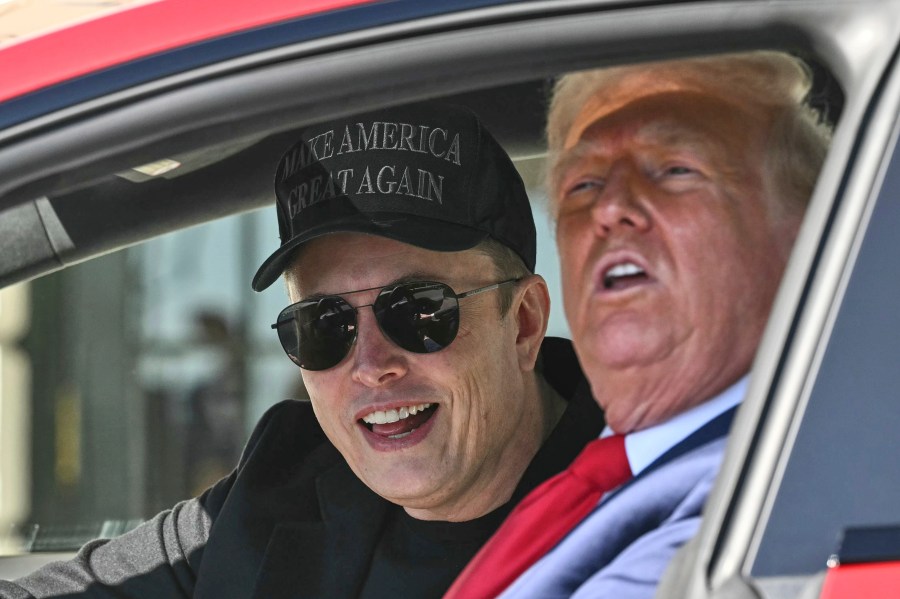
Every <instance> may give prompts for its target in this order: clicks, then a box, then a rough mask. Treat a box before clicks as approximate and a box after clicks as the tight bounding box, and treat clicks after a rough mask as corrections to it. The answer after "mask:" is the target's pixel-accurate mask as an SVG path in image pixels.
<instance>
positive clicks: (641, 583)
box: [502, 409, 735, 599]
mask: <svg viewBox="0 0 900 599" xmlns="http://www.w3.org/2000/svg"><path fill="white" fill-rule="evenodd" d="M734 411H735V409H731V410H728V411H727V412H725V413H723V414H722V415H720V416H719V417H717V418H715V419H713V420H712V421H710V422H709V423H707V424H706V425H705V426H704V427H702V428H700V429H699V430H697V431H695V432H694V433H693V434H692V435H691V436H689V437H688V438H687V439H685V440H684V441H682V442H681V443H679V444H678V445H676V446H675V447H673V448H672V449H670V450H669V451H668V452H667V453H666V454H664V455H663V456H662V457H660V458H659V459H658V460H657V461H656V462H654V463H653V464H651V465H650V466H649V467H648V468H647V469H646V470H644V471H643V472H641V474H640V475H638V476H637V477H635V478H634V479H633V480H631V481H630V482H629V483H627V484H626V485H624V486H623V487H621V488H620V489H619V490H617V491H615V492H614V493H610V494H608V495H607V496H605V497H604V499H603V501H601V503H600V504H599V506H598V507H597V508H596V509H595V510H594V511H593V512H592V513H591V514H590V515H589V516H588V517H587V518H585V519H584V520H583V521H582V522H581V523H580V524H579V525H578V526H577V527H576V528H575V529H574V530H573V531H572V532H571V533H569V535H568V536H567V537H566V538H565V539H563V540H562V541H561V542H560V543H559V545H557V546H556V547H555V548H554V549H553V550H552V551H551V552H550V553H548V554H547V555H546V556H544V558H542V559H541V560H540V561H538V562H537V563H536V564H535V565H534V566H532V567H531V568H530V569H529V570H527V571H526V572H525V573H523V574H522V575H521V576H520V577H519V578H518V579H517V580H516V581H515V582H514V583H513V584H512V586H510V587H509V588H508V589H507V590H506V592H505V593H504V594H503V595H502V597H503V598H504V599H511V598H521V597H541V598H547V599H549V598H553V597H575V598H578V599H585V598H588V597H604V598H614V599H636V598H651V597H653V594H654V593H655V591H656V586H657V584H658V583H659V580H660V578H661V577H662V575H663V572H664V571H665V569H666V566H667V565H668V563H669V561H670V560H671V559H672V557H673V556H674V554H675V551H676V550H677V549H678V548H679V547H681V546H682V545H683V544H684V543H685V542H687V541H688V540H689V539H690V538H691V537H692V536H693V535H694V534H695V533H696V532H697V529H698V527H699V525H700V516H701V512H702V509H703V505H704V503H705V501H706V497H707V496H708V495H709V491H710V489H711V487H712V484H713V481H714V480H715V477H716V473H717V472H718V470H719V465H720V463H721V460H722V453H723V451H724V448H725V441H726V439H725V436H726V435H727V433H728V429H729V427H730V424H731V420H732V418H733V416H734Z"/></svg>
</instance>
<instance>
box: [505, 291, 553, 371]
mask: <svg viewBox="0 0 900 599" xmlns="http://www.w3.org/2000/svg"><path fill="white" fill-rule="evenodd" d="M516 287H517V289H516V293H515V295H514V296H513V303H512V306H511V307H510V310H511V311H512V312H513V317H514V323H515V325H516V326H517V327H518V329H517V335H516V352H517V353H518V356H519V366H520V367H521V368H522V370H523V371H526V372H527V371H531V370H533V369H534V364H535V362H536V361H537V356H538V352H539V351H540V349H541V342H542V341H543V340H544V335H545V334H546V333H547V321H548V319H549V318H550V292H549V291H548V290H547V282H546V281H544V277H542V276H540V275H529V276H527V277H525V278H524V279H522V280H521V281H519V284H518V285H517V286H516Z"/></svg>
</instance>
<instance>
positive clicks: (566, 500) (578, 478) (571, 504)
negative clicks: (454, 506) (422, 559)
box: [444, 435, 631, 599]
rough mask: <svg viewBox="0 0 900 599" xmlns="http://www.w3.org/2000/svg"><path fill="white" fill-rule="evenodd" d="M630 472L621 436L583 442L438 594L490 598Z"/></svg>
mask: <svg viewBox="0 0 900 599" xmlns="http://www.w3.org/2000/svg"><path fill="white" fill-rule="evenodd" d="M630 477H631V467H630V466H629V465H628V457H627V455H626V454H625V437H624V436H622V435H612V436H611V437H606V438H603V439H597V440H595V441H591V442H590V443H588V444H587V445H586V446H585V448H584V449H583V450H581V453H580V454H578V457H576V458H575V461H573V462H572V464H571V465H570V466H569V467H568V468H567V469H566V470H564V471H563V472H560V473H559V474H557V475H556V476H554V477H553V478H551V479H549V480H547V481H545V482H544V483H543V484H541V485H540V486H538V487H537V488H536V489H534V490H533V491H532V492H531V493H529V494H528V495H527V496H526V497H525V499H523V500H522V502H521V503H519V505H517V506H516V508H515V509H514V510H513V511H512V513H511V514H510V515H509V516H508V517H507V518H506V520H505V521H504V522H503V524H502V525H501V526H500V528H499V529H498V530H497V532H496V533H494V536H492V537H491V538H490V540H488V542H487V544H486V545H485V546H484V547H482V548H481V551H479V552H478V553H477V554H476V555H475V557H474V558H473V559H472V561H471V562H469V565H468V566H466V568H465V570H463V571H462V573H461V574H460V575H459V576H458V577H457V579H456V581H455V582H454V583H453V586H451V587H450V590H449V591H447V594H446V595H444V599H492V598H493V597H496V596H497V595H499V594H500V593H501V592H503V590H504V589H505V588H506V587H508V586H509V585H510V584H512V583H513V581H514V580H515V579H516V578H518V577H519V575H520V574H521V573H522V572H524V571H525V570H527V569H528V568H529V567H530V566H531V565H532V564H534V563H535V562H536V561H538V560H539V559H540V558H541V557H543V556H544V554H546V553H547V552H548V551H550V550H551V549H552V548H553V547H554V546H555V545H556V544H557V543H558V542H559V541H560V540H561V539H562V538H563V537H564V536H566V534H567V533H568V532H569V531H570V530H572V529H573V528H574V527H575V525H576V524H578V523H579V522H581V520H582V519H583V518H584V517H585V516H587V515H588V514H589V513H590V511H591V510H592V509H593V508H594V507H596V505H597V502H598V501H600V498H601V497H602V496H603V494H604V493H606V492H607V491H610V490H612V489H614V488H616V487H618V486H619V485H621V484H622V483H624V482H625V481H627V480H628V479H629V478H630Z"/></svg>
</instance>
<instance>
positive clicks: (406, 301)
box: [374, 283, 459, 354]
mask: <svg viewBox="0 0 900 599" xmlns="http://www.w3.org/2000/svg"><path fill="white" fill-rule="evenodd" d="M374 308H375V318H376V319H377V320H378V324H379V325H380V326H381V330H382V331H384V333H385V334H386V335H387V336H388V337H390V338H391V340H392V341H393V342H394V343H396V344H397V345H399V346H400V347H402V348H403V349H405V350H407V351H411V352H415V353H419V354H427V353H431V352H436V351H439V350H441V349H444V348H445V347H447V346H448V345H450V343H451V342H452V341H453V340H454V339H455V338H456V333H457V331H458V330H459V302H458V301H457V299H456V294H454V293H453V290H452V289H450V287H448V286H447V285H444V284H442V283H406V284H403V285H397V286H396V287H393V288H388V289H385V290H384V291H382V292H381V293H380V294H379V295H378V299H376V300H375V306H374Z"/></svg>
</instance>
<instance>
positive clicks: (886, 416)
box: [752, 153, 900, 576]
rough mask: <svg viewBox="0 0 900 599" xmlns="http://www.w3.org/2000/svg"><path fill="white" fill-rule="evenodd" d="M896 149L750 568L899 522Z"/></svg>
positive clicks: (775, 565) (771, 570)
mask: <svg viewBox="0 0 900 599" xmlns="http://www.w3.org/2000/svg"><path fill="white" fill-rule="evenodd" d="M897 190H900V156H898V154H896V153H895V154H894V157H893V160H892V162H891V164H890V167H889V170H888V173H887V176H886V178H885V181H884V185H883V187H882V189H881V193H880V196H879V198H878V201H877V204H876V205H875V209H874V212H873V214H872V217H871V220H870V222H869V224H868V228H867V229H866V232H865V237H864V240H863V243H862V246H861V248H860V252H859V255H858V258H857V260H856V263H855V264H854V266H853V272H852V275H851V277H850V280H849V285H848V288H847V291H846V295H845V296H844V298H843V301H842V303H841V307H840V310H839V312H838V317H837V321H836V323H835V325H834V329H833V331H832V333H831V336H830V338H829V340H828V346H827V349H826V352H825V354H824V358H823V361H822V364H821V367H820V368H819V371H818V374H817V378H816V382H815V385H814V387H813V389H812V394H811V397H810V400H809V405H808V407H807V408H806V410H805V412H804V414H803V420H802V422H801V425H800V428H799V432H798V436H797V439H796V443H795V445H794V447H793V449H792V452H791V455H790V458H789V461H788V463H787V468H786V471H785V473H784V478H783V480H782V482H781V486H780V488H779V489H778V493H777V496H776V499H775V502H774V506H773V510H772V512H771V515H770V516H769V519H768V522H767V523H766V528H765V532H764V535H763V537H762V541H761V545H760V548H759V551H758V554H757V556H756V558H755V562H754V564H753V567H752V574H753V575H754V576H787V575H802V574H810V573H813V572H816V571H819V570H822V569H824V568H825V564H826V560H827V559H828V557H829V555H830V554H831V553H833V552H834V551H835V550H836V549H837V547H838V542H839V539H840V536H841V534H842V532H843V531H844V530H845V529H846V528H848V527H857V526H884V525H896V524H897V523H900V503H898V501H897V497H900V460H898V459H897V456H898V455H900V435H898V433H897V431H898V430H900V401H898V400H897V393H898V390H900V368H898V363H900V310H898V309H897V305H898V304H897V298H898V297H900V261H898V260H897V258H896V256H897V251H898V247H897V231H898V230H900V203H898V202H897Z"/></svg>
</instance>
